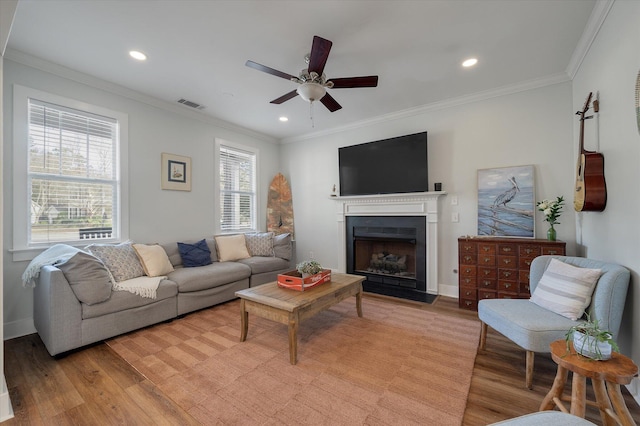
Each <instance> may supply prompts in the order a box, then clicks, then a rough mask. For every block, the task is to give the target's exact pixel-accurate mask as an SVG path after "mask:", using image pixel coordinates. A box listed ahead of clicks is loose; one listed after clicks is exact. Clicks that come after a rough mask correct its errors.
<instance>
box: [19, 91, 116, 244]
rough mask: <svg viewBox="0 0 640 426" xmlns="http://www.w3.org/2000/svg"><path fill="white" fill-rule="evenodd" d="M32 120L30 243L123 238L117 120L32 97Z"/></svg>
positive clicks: (30, 143) (30, 128) (29, 169)
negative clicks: (90, 232)
mask: <svg viewBox="0 0 640 426" xmlns="http://www.w3.org/2000/svg"><path fill="white" fill-rule="evenodd" d="M28 122H29V160H28V177H27V179H28V188H29V193H30V200H29V201H30V209H29V211H30V220H29V224H30V229H29V242H30V243H53V242H68V241H75V240H78V239H80V234H81V230H84V229H88V228H103V229H104V228H110V230H111V231H112V234H113V235H118V234H119V233H118V229H117V223H115V221H114V218H116V217H118V214H117V208H118V203H117V200H118V173H117V160H116V155H117V143H118V138H117V135H118V127H117V126H118V123H117V121H116V120H114V119H111V118H108V117H101V116H97V115H94V114H91V113H87V112H83V111H78V110H73V109H70V108H66V107H62V106H59V105H53V104H49V103H47V102H42V101H38V100H35V99H29V119H28ZM101 235H104V234H101ZM109 235H111V234H109Z"/></svg>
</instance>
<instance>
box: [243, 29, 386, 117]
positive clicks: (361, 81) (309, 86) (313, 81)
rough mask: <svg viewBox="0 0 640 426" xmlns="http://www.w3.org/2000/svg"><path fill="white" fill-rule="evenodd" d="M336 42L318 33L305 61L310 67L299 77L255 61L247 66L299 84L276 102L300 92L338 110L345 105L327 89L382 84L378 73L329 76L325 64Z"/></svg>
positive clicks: (273, 101) (305, 97)
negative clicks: (329, 77)
mask: <svg viewBox="0 0 640 426" xmlns="http://www.w3.org/2000/svg"><path fill="white" fill-rule="evenodd" d="M332 44H333V43H331V42H330V41H329V40H325V39H323V38H322V37H318V36H314V37H313V44H312V45H311V53H310V54H308V55H306V56H305V62H306V63H307V64H308V65H307V68H305V69H303V70H302V71H300V74H299V75H298V76H297V77H296V76H294V75H291V74H287V73H285V72H282V71H278V70H275V69H273V68H269V67H267V66H265V65H261V64H258V63H256V62H253V61H247V62H246V64H245V65H246V66H248V67H251V68H254V69H257V70H258V71H262V72H266V73H267V74H271V75H275V76H276V77H281V78H285V79H287V80H291V81H293V82H294V83H298V84H299V86H298V88H297V89H296V90H292V91H291V92H289V93H287V94H285V95H282V96H280V97H279V98H277V99H274V100H272V101H271V103H272V104H281V103H283V102H285V101H288V100H289V99H292V98H295V97H296V96H297V95H300V97H301V98H302V99H304V100H305V101H307V102H309V103H313V102H314V101H320V102H322V104H323V105H324V106H326V107H327V109H328V110H329V111H331V112H335V111H337V110H339V109H340V108H342V106H340V104H339V103H338V102H337V101H336V100H335V99H334V98H333V97H332V96H331V95H330V94H328V93H327V90H326V89H349V88H353V87H376V86H377V85H378V76H377V75H371V76H367V77H345V78H332V79H327V78H326V76H325V74H324V72H323V71H324V66H325V64H326V63H327V59H328V58H329V51H330V50H331V46H332Z"/></svg>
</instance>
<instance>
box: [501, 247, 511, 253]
mask: <svg viewBox="0 0 640 426" xmlns="http://www.w3.org/2000/svg"><path fill="white" fill-rule="evenodd" d="M502 251H506V252H510V251H511V247H502Z"/></svg>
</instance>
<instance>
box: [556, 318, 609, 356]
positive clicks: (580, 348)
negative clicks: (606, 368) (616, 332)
mask: <svg viewBox="0 0 640 426" xmlns="http://www.w3.org/2000/svg"><path fill="white" fill-rule="evenodd" d="M566 341H567V351H569V350H570V346H569V342H572V343H573V348H574V349H575V351H576V352H577V353H579V354H580V355H582V356H586V357H587V358H591V359H595V360H598V361H606V360H608V359H610V358H611V352H612V351H616V352H620V349H619V348H618V344H617V343H616V341H615V340H614V339H613V335H612V334H611V332H610V331H608V330H602V329H601V328H600V324H599V323H598V320H593V321H592V320H591V318H589V316H588V315H587V320H586V321H583V322H581V323H580V324H578V325H574V326H573V327H571V328H570V329H569V331H567V334H566Z"/></svg>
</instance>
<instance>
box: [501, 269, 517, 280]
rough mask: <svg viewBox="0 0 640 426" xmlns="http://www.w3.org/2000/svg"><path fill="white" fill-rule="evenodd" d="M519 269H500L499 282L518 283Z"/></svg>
mask: <svg viewBox="0 0 640 426" xmlns="http://www.w3.org/2000/svg"><path fill="white" fill-rule="evenodd" d="M518 275H519V274H518V270H517V269H498V280H502V281H511V282H514V283H515V282H518Z"/></svg>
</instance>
